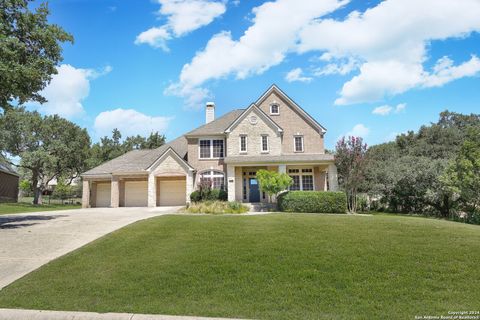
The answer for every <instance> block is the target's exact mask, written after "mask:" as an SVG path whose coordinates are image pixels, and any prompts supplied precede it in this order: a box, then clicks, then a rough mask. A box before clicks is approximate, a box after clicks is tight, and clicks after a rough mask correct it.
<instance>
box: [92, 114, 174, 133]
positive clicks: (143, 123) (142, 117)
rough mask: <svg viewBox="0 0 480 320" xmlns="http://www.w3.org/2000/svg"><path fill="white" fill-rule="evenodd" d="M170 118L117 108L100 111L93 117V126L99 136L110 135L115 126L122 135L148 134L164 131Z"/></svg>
mask: <svg viewBox="0 0 480 320" xmlns="http://www.w3.org/2000/svg"><path fill="white" fill-rule="evenodd" d="M171 120H172V118H171V117H152V116H148V115H146V114H143V113H141V112H138V111H136V110H133V109H121V108H119V109H115V110H110V111H104V112H101V113H100V114H99V115H98V116H97V117H96V118H95V123H94V128H95V133H96V134H97V135H98V136H99V137H102V136H105V135H110V134H111V133H112V130H113V129H115V128H117V129H119V130H120V132H121V133H122V135H123V137H126V136H131V135H137V134H139V135H141V136H148V135H149V134H150V133H151V132H157V131H158V132H160V133H164V132H165V131H166V129H167V127H168V125H169V123H170V121H171Z"/></svg>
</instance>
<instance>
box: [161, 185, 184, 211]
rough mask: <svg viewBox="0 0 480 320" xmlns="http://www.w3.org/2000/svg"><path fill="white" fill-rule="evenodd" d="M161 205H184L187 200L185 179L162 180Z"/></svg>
mask: <svg viewBox="0 0 480 320" xmlns="http://www.w3.org/2000/svg"><path fill="white" fill-rule="evenodd" d="M159 186H160V205H161V206H183V205H185V203H186V201H185V199H186V193H187V190H186V182H185V180H171V181H168V180H166V181H162V180H160V183H159Z"/></svg>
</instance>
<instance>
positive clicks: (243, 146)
mask: <svg viewBox="0 0 480 320" xmlns="http://www.w3.org/2000/svg"><path fill="white" fill-rule="evenodd" d="M240 152H247V136H246V135H241V136H240Z"/></svg>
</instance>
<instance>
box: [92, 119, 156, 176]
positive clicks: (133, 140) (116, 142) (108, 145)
mask: <svg viewBox="0 0 480 320" xmlns="http://www.w3.org/2000/svg"><path fill="white" fill-rule="evenodd" d="M164 144H165V136H164V135H161V134H160V133H158V132H152V133H150V135H149V136H148V137H146V138H145V137H142V136H140V135H136V136H130V137H126V138H125V140H123V141H122V134H121V132H120V131H119V130H118V129H114V130H113V131H112V137H111V138H110V137H107V136H105V137H103V138H101V139H100V141H99V142H97V143H94V144H93V145H92V148H91V151H90V157H89V159H88V163H87V166H88V168H94V167H96V166H98V165H100V164H102V163H104V162H106V161H109V160H112V159H114V158H116V157H118V156H121V155H122V154H124V153H127V152H128V151H132V150H139V149H155V148H158V147H160V146H162V145H164Z"/></svg>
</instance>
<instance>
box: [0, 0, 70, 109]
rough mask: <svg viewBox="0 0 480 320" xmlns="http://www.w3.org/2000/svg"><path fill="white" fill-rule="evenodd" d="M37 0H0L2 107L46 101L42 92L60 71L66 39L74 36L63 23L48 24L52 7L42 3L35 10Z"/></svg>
mask: <svg viewBox="0 0 480 320" xmlns="http://www.w3.org/2000/svg"><path fill="white" fill-rule="evenodd" d="M31 2H33V0H2V1H0V57H1V59H0V108H3V109H8V108H11V107H12V102H13V101H16V102H18V104H20V105H21V104H23V103H25V102H27V101H37V102H40V103H43V102H45V101H46V100H45V98H44V97H42V96H41V95H40V91H41V90H42V89H44V88H45V86H46V85H47V84H48V83H49V82H50V80H51V77H52V75H53V74H56V73H57V69H56V66H57V65H58V63H59V62H60V61H62V59H63V58H62V47H61V44H62V43H64V42H73V37H72V35H70V34H69V33H67V32H65V31H64V30H63V29H62V28H61V27H60V26H58V25H55V24H49V23H48V15H49V9H48V6H47V4H46V3H42V4H40V5H39V6H38V7H37V8H36V9H35V10H34V11H33V12H32V11H30V9H29V8H28V5H29V3H31Z"/></svg>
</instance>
